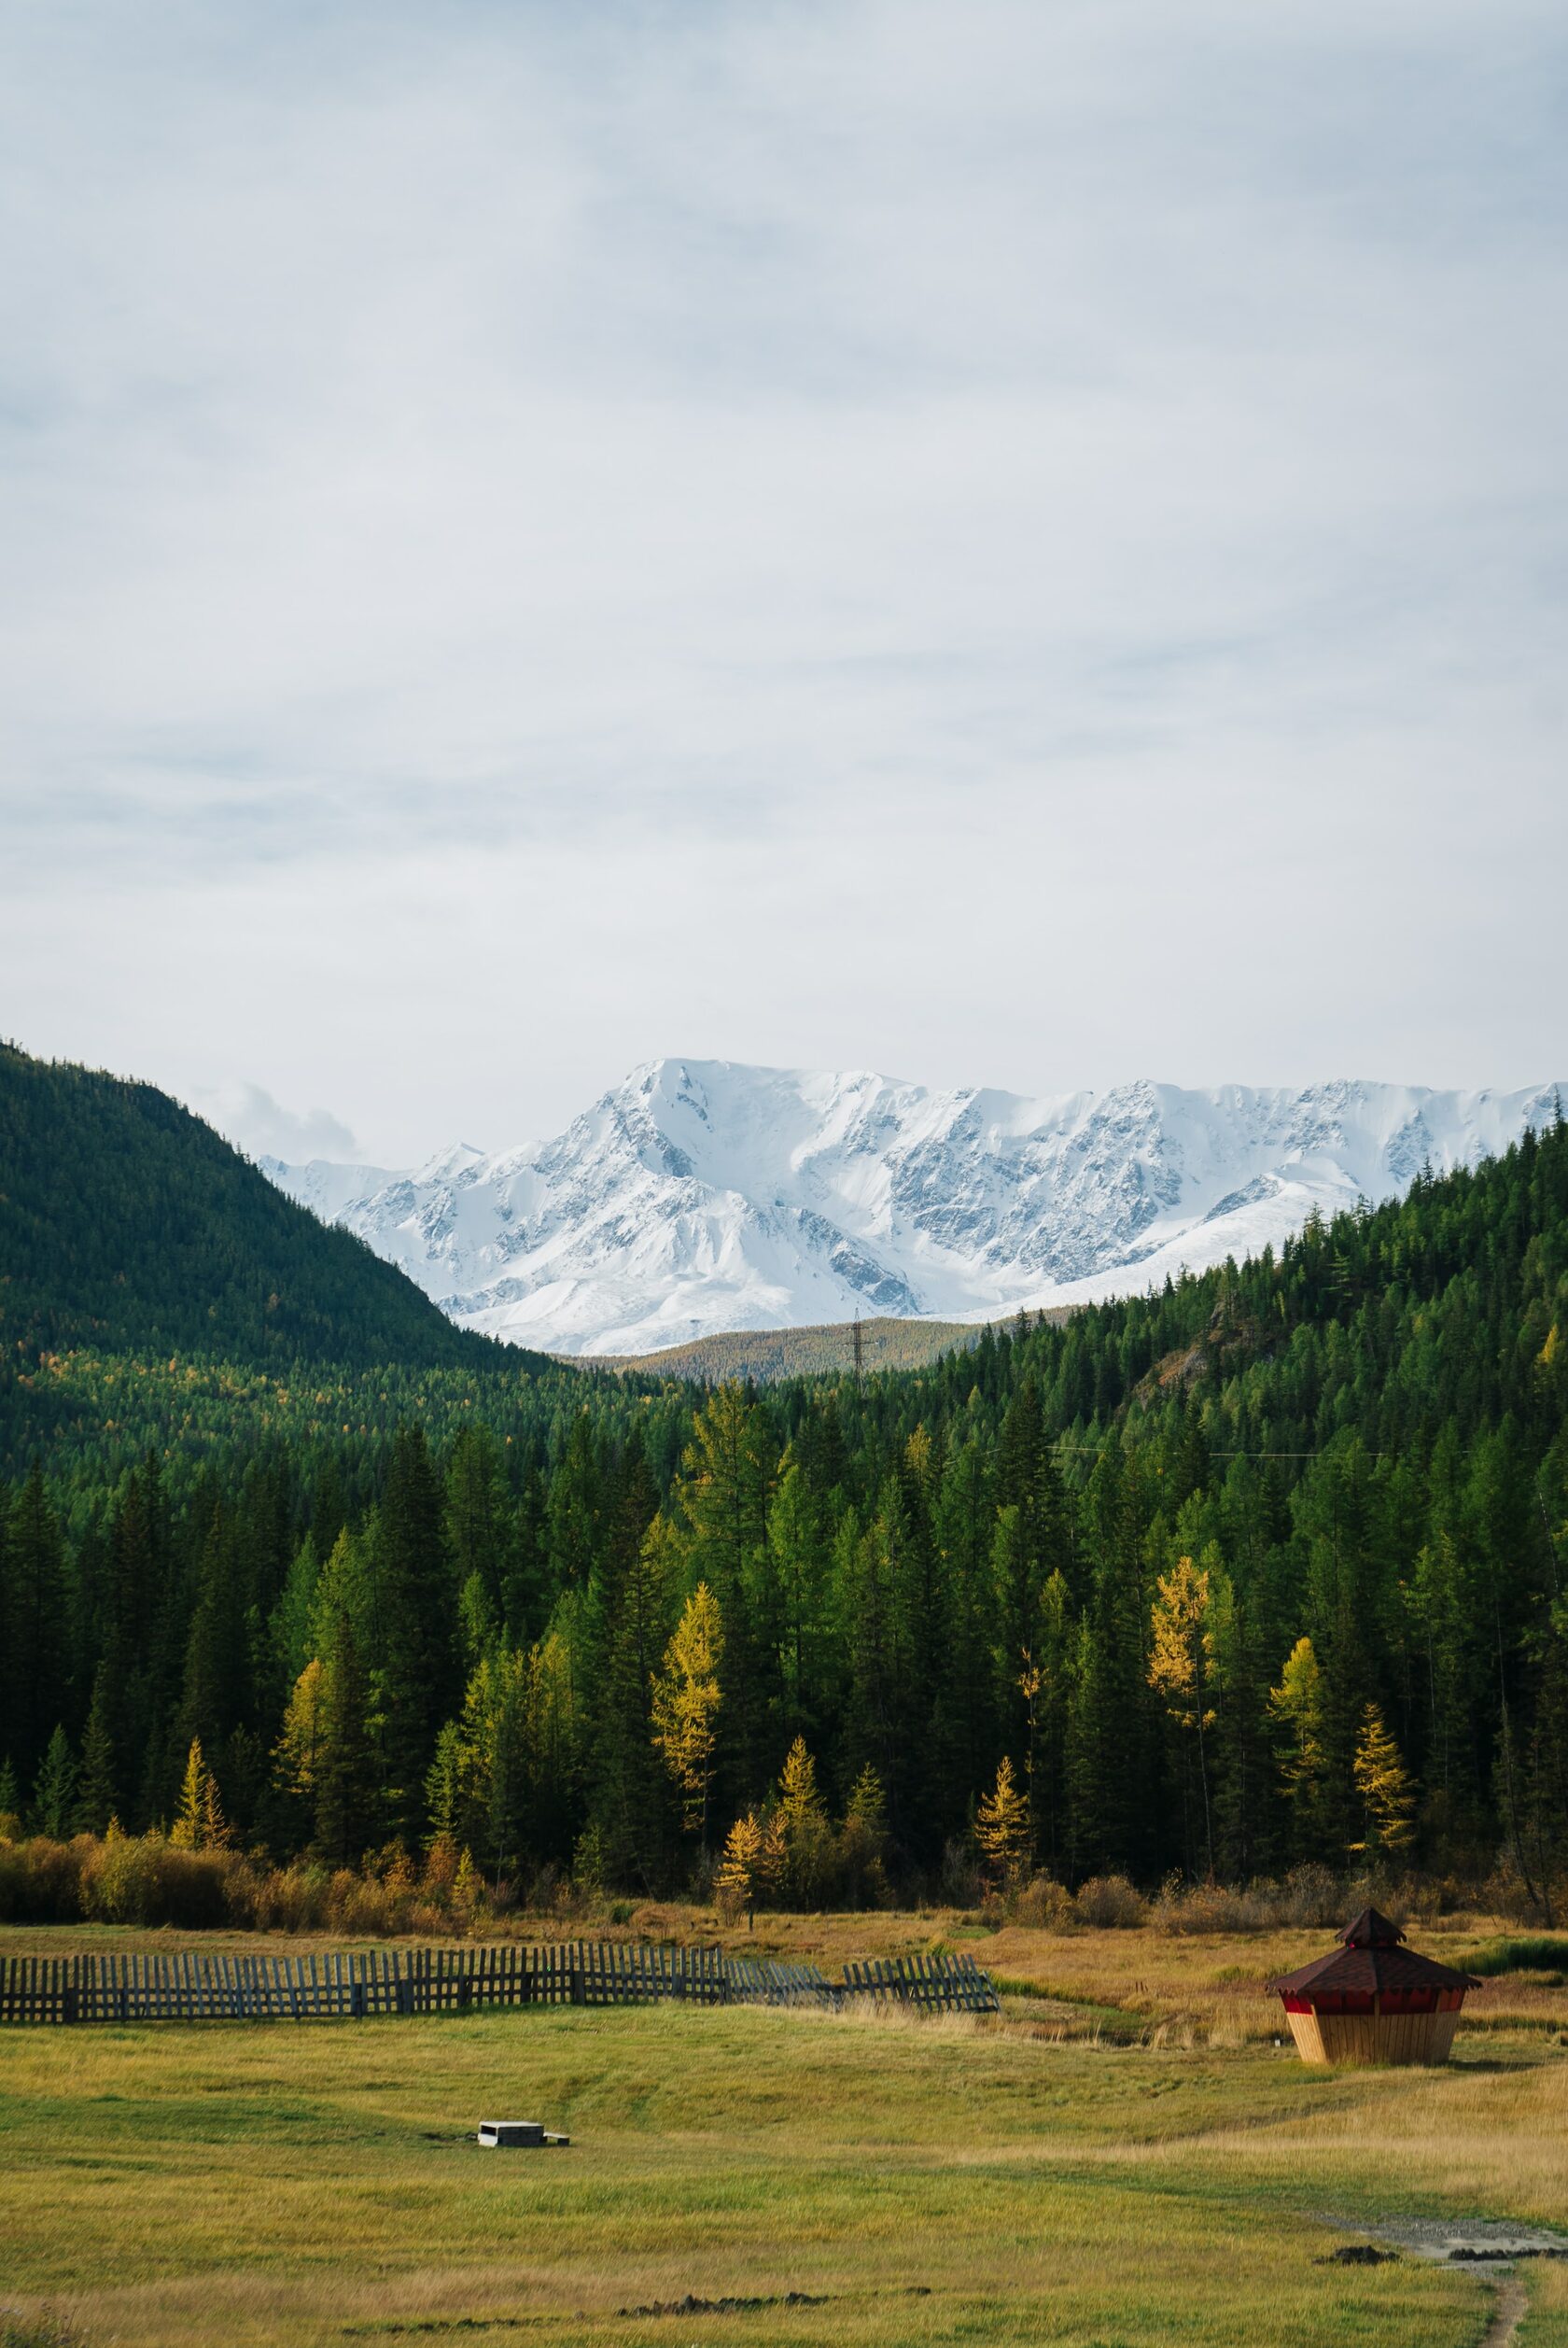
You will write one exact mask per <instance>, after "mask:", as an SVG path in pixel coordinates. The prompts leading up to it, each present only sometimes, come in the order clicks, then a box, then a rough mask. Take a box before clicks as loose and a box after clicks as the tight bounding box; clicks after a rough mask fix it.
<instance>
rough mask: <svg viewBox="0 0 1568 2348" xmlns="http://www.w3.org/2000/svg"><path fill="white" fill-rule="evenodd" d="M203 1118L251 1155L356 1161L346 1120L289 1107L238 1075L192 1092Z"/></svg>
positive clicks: (191, 1099)
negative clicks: (238, 1078)
mask: <svg viewBox="0 0 1568 2348" xmlns="http://www.w3.org/2000/svg"><path fill="white" fill-rule="evenodd" d="M188 1097H189V1103H190V1106H191V1107H192V1108H193V1109H194V1110H195V1111H196V1113H197V1115H198V1116H199V1117H204V1118H206V1120H207V1123H208V1124H209V1125H216V1126H217V1130H218V1132H220V1133H221V1134H222V1135H223V1136H224V1138H225V1139H226V1140H228V1141H231V1142H232V1143H233V1144H234V1145H235V1146H236V1147H237V1148H239V1149H243V1150H244V1151H245V1153H246V1155H247V1156H249V1157H251V1158H283V1159H286V1160H289V1161H290V1162H291V1163H298V1162H300V1161H302V1160H306V1159H311V1158H331V1159H337V1160H348V1161H350V1162H352V1161H353V1160H355V1159H356V1158H357V1156H358V1144H357V1142H356V1140H355V1138H354V1135H353V1134H352V1133H351V1132H350V1131H349V1129H348V1127H347V1126H346V1125H344V1124H343V1121H342V1120H341V1118H335V1117H333V1116H331V1115H330V1113H329V1111H328V1110H326V1109H306V1110H304V1111H303V1112H302V1113H301V1111H299V1110H297V1109H286V1108H285V1107H284V1105H283V1104H282V1103H281V1102H280V1101H274V1100H273V1096H272V1094H271V1093H270V1092H268V1091H266V1090H264V1088H263V1087H262V1086H260V1085H259V1084H242V1083H240V1082H239V1081H237V1080H236V1079H232V1078H231V1079H230V1080H229V1081H228V1082H227V1083H224V1084H220V1085H215V1086H213V1087H212V1088H210V1089H207V1090H203V1089H202V1088H200V1087H198V1088H197V1089H196V1090H193V1091H191V1092H190V1093H189V1096H188Z"/></svg>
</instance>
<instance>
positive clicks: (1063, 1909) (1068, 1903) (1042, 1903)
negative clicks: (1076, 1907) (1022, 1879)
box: [1003, 1875, 1073, 1932]
mask: <svg viewBox="0 0 1568 2348" xmlns="http://www.w3.org/2000/svg"><path fill="white" fill-rule="evenodd" d="M1003 1913H1004V1914H1005V1916H1006V1918H1007V1921H1008V1922H1009V1923H1010V1924H1027V1925H1029V1926H1031V1927H1033V1928H1034V1929H1036V1930H1038V1931H1045V1932H1057V1931H1059V1930H1060V1929H1061V1927H1062V1926H1063V1925H1064V1924H1067V1923H1069V1922H1071V1918H1072V1914H1073V1906H1072V1894H1071V1891H1069V1890H1068V1889H1067V1887H1066V1885H1065V1884H1061V1883H1057V1882H1056V1881H1055V1880H1054V1879H1053V1878H1052V1877H1050V1876H1046V1875H1039V1876H1035V1877H1032V1878H1031V1879H1030V1881H1029V1882H1028V1883H1025V1884H1021V1885H1020V1886H1019V1888H1018V1889H1017V1891H1014V1892H1013V1893H1012V1894H1011V1895H1010V1897H1009V1898H1008V1899H1007V1900H1006V1901H1005V1902H1004V1903H1003Z"/></svg>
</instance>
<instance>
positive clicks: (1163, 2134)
mask: <svg viewBox="0 0 1568 2348" xmlns="http://www.w3.org/2000/svg"><path fill="white" fill-rule="evenodd" d="M784 1920H785V1919H776V1922H777V1924H779V1925H782V1923H783V1922H784ZM867 1920H868V1919H818V1920H817V1921H816V1924H815V1927H813V1925H812V1923H811V1922H810V1921H809V1920H807V1919H801V1925H802V1934H803V1936H804V1934H805V1933H806V1932H807V1931H811V1930H813V1929H815V1931H816V1933H817V1935H818V1936H819V1938H824V1939H830V1940H831V1939H833V1938H835V1937H836V1936H837V1934H838V1933H839V1932H840V1930H841V1929H842V1930H844V1931H846V1932H847V1931H848V1928H849V1927H850V1926H857V1927H861V1928H862V1929H861V1932H860V1933H859V1936H858V1945H859V1947H860V1948H861V1950H862V1951H867V1939H866V1935H865V1933H864V1931H863V1927H864V1925H865V1924H866V1922H867ZM762 1936H763V1934H762V1930H761V1920H760V1927H759V1933H758V1935H757V1936H756V1937H757V1938H761V1937H762ZM778 1936H780V1937H785V1938H788V1935H785V1934H779V1935H778ZM6 1937H7V1941H8V1942H11V1943H13V1944H16V1943H20V1942H21V1941H22V1940H23V1939H25V1940H26V1942H27V1943H28V1944H29V1945H30V1946H34V1947H42V1946H44V1945H46V1944H48V1945H50V1946H52V1947H61V1946H63V1945H67V1944H75V1945H78V1946H79V1945H83V1944H84V1943H85V1941H86V1940H87V1938H88V1935H86V1934H81V1935H77V1934H70V1935H67V1934H65V1933H47V1934H45V1933H27V1934H25V1935H23V1934H21V1933H15V1934H7V1936H6ZM1281 1937H1283V1938H1288V1939H1289V1941H1290V1943H1291V1946H1292V1947H1293V1948H1294V1947H1295V1946H1296V1945H1297V1944H1298V1943H1300V1942H1301V1941H1302V1940H1303V1939H1309V1940H1314V1941H1321V1939H1322V1935H1321V1934H1319V1935H1299V1934H1295V1935H1289V1936H1281ZM91 1938H92V1939H93V1941H95V1942H97V1943H98V1944H99V1945H101V1944H102V1941H103V1938H104V1935H102V1934H96V1933H95V1934H93V1935H91ZM230 1945H233V1944H232V1942H230ZM272 1945H273V1946H274V1947H275V1946H276V1943H275V1942H274V1943H273V1944H272ZM1237 1947H1242V1948H1244V1949H1247V1950H1249V1951H1250V1952H1251V1954H1250V1957H1249V1960H1248V1962H1249V1965H1250V1966H1251V1967H1252V1968H1253V1970H1254V1971H1255V1970H1256V1969H1257V1968H1258V1966H1259V1965H1260V1964H1261V1965H1263V1966H1267V1967H1270V1968H1271V1967H1272V1966H1273V1964H1274V1963H1275V1962H1276V1961H1277V1960H1278V1957H1279V1956H1280V1955H1282V1954H1283V1953H1284V1951H1283V1949H1282V1948H1281V1950H1279V1951H1276V1949H1275V1948H1274V1947H1273V1946H1272V1945H1267V1946H1265V1945H1261V1944H1259V1943H1257V1942H1251V1943H1217V1944H1216V1943H1193V1942H1186V1943H1182V1942H1171V1941H1168V1940H1167V1941H1158V1942H1156V1940H1155V1935H1153V1934H1149V1933H1104V1934H1076V1935H1072V1936H1071V1937H1063V1936H1058V1935H1050V1934H1045V1933H1029V1934H1026V1933H1018V1934H1017V1935H1016V1936H1015V1941H1010V1940H1009V1937H1008V1936H1007V1935H1002V1936H1001V1937H999V1938H998V1939H996V1940H993V1941H992V1942H991V1943H990V1944H989V1945H988V1947H985V1948H979V1947H977V1949H976V1954H977V1955H978V1956H979V1957H980V1960H981V1961H982V1962H987V1961H990V1962H991V1963H992V1964H993V1965H994V1967H995V1969H996V1971H997V1972H998V1974H999V1975H1001V1976H1002V1977H1003V1978H1004V1979H1005V1980H1007V1981H1008V1982H1009V1983H1010V1985H1012V1986H1010V1987H1009V1989H1008V1994H1007V2011H1006V2013H1005V2014H1004V2016H1003V2018H1002V2019H1001V2022H1000V2023H998V2022H977V2021H973V2020H969V2019H959V2018H952V2019H947V2020H938V2021H930V2022H919V2021H916V2020H912V2019H909V2018H904V2017H902V2016H900V2015H896V2014H895V2015H887V2014H872V2015H855V2014H849V2015H846V2016H842V2017H831V2016H822V2015H818V2014H810V2015H807V2014H792V2013H777V2012H766V2011H758V2010H755V2009H734V2010H720V2011H712V2012H692V2011H687V2010H682V2009H679V2008H675V2007H668V2006H665V2007H657V2008H643V2009H631V2010H624V2009H622V2010H612V2011H608V2012H587V2013H584V2012H580V2011H579V2012H574V2011H572V2010H571V2009H569V2008H568V2009H553V2010H546V2011H534V2012H529V2013H526V2014H490V2015H474V2016H465V2017H451V2018H430V2019H414V2020H387V2021H385V2022H361V2023H357V2024H349V2025H337V2024H332V2023H321V2024H315V2025H308V2024H307V2025H302V2026H299V2027H295V2026H292V2025H288V2024H282V2023H273V2024H263V2025H249V2024H229V2023H215V2024H206V2025H199V2026H195V2027H188V2026H183V2025H166V2026H163V2027H158V2026H151V2027H146V2028H141V2029H132V2030H119V2029H111V2028H94V2029H82V2030H78V2031H73V2032H63V2031H58V2030H57V2031H43V2030H8V2031H7V2032H5V2034H4V2038H3V2041H0V2245H3V2247H0V2305H6V2306H14V2307H23V2308H26V2309H28V2310H30V2311H38V2310H41V2309H43V2308H45V2307H48V2308H50V2309H53V2310H56V2311H59V2312H61V2313H65V2314H66V2315H68V2316H69V2317H70V2318H71V2320H72V2321H73V2322H74V2323H75V2324H76V2325H77V2327H78V2328H79V2331H80V2333H81V2336H82V2338H83V2340H84V2341H86V2342H87V2343H89V2348H92V2344H93V2343H99V2342H102V2343H107V2342H110V2341H114V2342H116V2343H119V2344H120V2348H187V2343H194V2342H197V2341H201V2342H211V2341H223V2342H225V2343H244V2344H245V2348H250V2344H252V2343H261V2342H266V2343H273V2342H276V2343H280V2344H281V2348H303V2343H306V2342H310V2343H315V2342H319V2341H348V2340H356V2339H362V2340H384V2341H395V2340H400V2339H407V2340H410V2341H414V2340H419V2341H425V2340H432V2341H440V2340H441V2339H442V2338H444V2337H447V2336H450V2337H452V2338H453V2339H455V2340H456V2339H461V2340H463V2341H469V2340H494V2341H498V2342H499V2341H520V2340H539V2341H571V2342H574V2343H575V2342H583V2343H608V2342H611V2341H614V2342H617V2343H623V2348H652V2343H660V2342H663V2343H670V2344H671V2348H677V2344H679V2348H685V2343H687V2342H688V2341H700V2342H702V2343H705V2348H726V2344H727V2343H739V2342H758V2343H760V2342H763V2341H766V2342H770V2343H771V2342H787V2341H792V2340H799V2341H814V2342H815V2341H832V2342H834V2343H838V2342H843V2343H845V2344H846V2348H862V2344H863V2348H873V2343H880V2344H881V2348H889V2343H895V2342H904V2341H910V2342H938V2341H995V2342H1023V2341H1061V2342H1065V2343H1071V2348H1155V2343H1156V2342H1158V2343H1160V2344H1161V2348H1166V2343H1169V2342H1172V2341H1181V2342H1189V2343H1192V2348H1208V2344H1209V2343H1215V2344H1216V2348H1218V2344H1219V2343H1225V2348H1230V2343H1235V2344H1236V2348H1240V2344H1241V2343H1243V2342H1245V2343H1247V2348H1275V2343H1278V2348H1311V2344H1312V2343H1316V2342H1320V2341H1322V2342H1329V2341H1332V2342H1334V2343H1335V2344H1336V2348H1342V2344H1353V2343H1359V2342H1365V2343H1367V2348H1374V2343H1375V2348H1474V2343H1476V2342H1477V2341H1479V2340H1480V2338H1481V2336H1482V2333H1483V2331H1484V2330H1485V2329H1486V2327H1487V2325H1488V2322H1489V2321H1490V2318H1491V2313H1492V2309H1493V2306H1494V2304H1495V2285H1494V2282H1493V2281H1491V2280H1489V2278H1488V2277H1487V2275H1486V2274H1485V2272H1484V2271H1482V2272H1481V2273H1479V2274H1477V2273H1473V2272H1463V2271H1455V2270H1449V2269H1446V2268H1443V2267H1440V2266H1436V2265H1434V2264H1431V2263H1429V2262H1427V2261H1426V2260H1424V2259H1422V2258H1421V2257H1417V2256H1414V2255H1412V2254H1410V2253H1408V2252H1407V2253H1406V2254H1405V2255H1402V2256H1401V2257H1399V2258H1398V2259H1397V2260H1396V2261H1395V2262H1393V2263H1391V2264H1388V2265H1380V2266H1377V2267H1373V2268H1357V2267H1344V2266H1339V2265H1336V2264H1320V2263H1318V2262H1319V2261H1320V2260H1323V2259H1324V2258H1326V2257H1328V2256H1329V2254H1330V2253H1332V2251H1333V2250H1334V2249H1335V2248H1337V2247H1338V2246H1340V2245H1342V2244H1344V2243H1348V2242H1355V2241H1358V2240H1365V2239H1366V2232H1365V2229H1367V2228H1372V2227H1375V2226H1377V2225H1379V2223H1382V2222H1385V2221H1387V2220H1389V2219H1391V2218H1394V2217H1420V2216H1428V2217H1442V2216H1453V2217H1491V2218H1509V2219H1514V2220H1519V2221H1534V2222H1537V2223H1540V2222H1551V2221H1553V2220H1556V2221H1558V2222H1559V2223H1561V2219H1562V2217H1563V2214H1564V2200H1565V2195H1564V2179H1565V2178H1568V2046H1565V2045H1564V2043H1563V2037H1564V2033H1565V2032H1568V1991H1564V1990H1562V1989H1551V1988H1549V1987H1541V1988H1538V1989H1514V1990H1513V1991H1511V1992H1510V1993H1509V1995H1510V1996H1511V1997H1512V1998H1513V1999H1514V2000H1515V2001H1516V2003H1515V2004H1513V2005H1510V2004H1506V2003H1505V2002H1504V2003H1500V2004H1498V2005H1497V2006H1496V2007H1495V2008H1494V2009H1493V2010H1492V2011H1491V2013H1490V2014H1489V2013H1488V2012H1487V2011H1486V2010H1485V2008H1486V2001H1487V1999H1488V1997H1490V1996H1491V1994H1492V1993H1491V1992H1490V1991H1489V1992H1484V1993H1483V1994H1482V1999H1481V2001H1480V2004H1478V2006H1477V2015H1476V2019H1477V2024H1478V2025H1479V2027H1477V2028H1475V2029H1466V2030H1465V2031H1464V2032H1463V2034H1462V2036H1461V2038H1460V2040H1459V2042H1458V2046H1457V2050H1456V2054H1457V2059H1456V2060H1455V2061H1454V2063H1453V2064H1452V2065H1451V2066H1450V2067H1449V2069H1447V2070H1446V2071H1442V2072H1437V2073H1427V2074H1413V2073H1362V2074H1337V2075H1336V2074H1323V2073H1311V2072H1309V2071H1307V2070H1305V2069H1303V2068H1302V2067H1301V2066H1300V2065H1299V2064H1298V2063H1297V2062H1296V2060H1295V2057H1294V2055H1293V2054H1292V2053H1291V2052H1290V2051H1289V2049H1288V2048H1283V2049H1282V2048H1278V2047H1276V2046H1274V2045H1273V2043H1272V2028H1270V2029H1269V2030H1268V2031H1262V2030H1260V2031H1258V2032H1252V2031H1251V2030H1249V2029H1244V2028H1242V2027H1240V2026H1239V2020H1238V2015H1239V2014H1240V2013H1241V2012H1242V2011H1243V2009H1245V2010H1246V2011H1247V2012H1248V2013H1251V2011H1252V2009H1253V2008H1254V2007H1255V2009H1256V2013H1257V2015H1258V2016H1259V2017H1260V2018H1262V2019H1263V2020H1265V2021H1267V2023H1269V2024H1270V2025H1271V2026H1272V2024H1273V2019H1274V2017H1273V2013H1272V2012H1271V2011H1270V2009H1269V2007H1268V2005H1267V2004H1265V2003H1264V2002H1262V2001H1261V2000H1259V1999H1258V1997H1257V1993H1256V1990H1255V1989H1253V1986H1252V1981H1251V1978H1250V1977H1249V1980H1248V1981H1247V1983H1246V1985H1245V1986H1243V1985H1242V1984H1240V1983H1239V1982H1238V1981H1237V1980H1236V1978H1235V1965H1236V1958H1235V1953H1234V1952H1235V1950H1236V1948H1237ZM1137 1968H1141V1969H1137ZM1216 1976H1225V1977H1216ZM1178 1993H1179V1994H1178ZM1521 1998H1528V1999H1530V2000H1533V2001H1534V2003H1533V2005H1531V2006H1530V2007H1528V2008H1526V2007H1524V2006H1520V2005H1519V2004H1518V2003H1517V2001H1518V2000H1519V1999H1521ZM1233 2008H1234V2009H1235V2011H1233V2010H1232V2009H1233ZM1188 2041H1190V2042H1192V2043H1184V2042H1188ZM495 2116H500V2117H511V2116H520V2117H535V2118H539V2119H542V2120H543V2121H544V2122H545V2124H546V2125H547V2126H551V2127H554V2128H558V2129H562V2130H567V2131H569V2133H570V2135H571V2138H572V2143H571V2145H570V2147H569V2148H568V2149H566V2150H562V2151H552V2152H546V2153H511V2154H505V2153H502V2154H492V2153H486V2152H482V2151H480V2150H479V2149H478V2147H477V2146H476V2145H475V2144H474V2143H473V2141H472V2133H473V2130H474V2129H475V2127H476V2126H477V2124H478V2122H479V2120H480V2119H481V2118H488V2117H495ZM1344 2228H1349V2229H1350V2230H1349V2231H1346V2230H1343V2229H1344ZM1519 2276H1520V2278H1521V2279H1522V2281H1523V2283H1524V2285H1525V2287H1526V2290H1527V2293H1528V2297H1529V2307H1528V2312H1527V2313H1526V2316H1525V2320H1524V2326H1523V2329H1522V2331H1521V2332H1520V2334H1519V2348H1568V2265H1559V2264H1555V2263H1547V2262H1545V2261H1543V2262H1541V2263H1539V2264H1537V2265H1533V2266H1532V2267H1529V2268H1521V2269H1520V2270H1519ZM791 2293H793V2294H800V2295H804V2297H803V2298H801V2299H797V2300H796V2301H795V2303H794V2304H791V2303H790V2299H789V2295H790V2294H791ZM688 2295H694V2296H695V2297H696V2298H697V2299H704V2300H707V2301H709V2302H716V2301H721V2300H725V2299H729V2300H735V2301H754V2302H759V2304H755V2305H751V2306H735V2307H731V2308H729V2309H727V2310H723V2309H721V2310H717V2311H714V2310H710V2311H709V2312H702V2311H699V2310H689V2309H685V2308H681V2309H680V2312H679V2313H673V2312H671V2313H663V2314H660V2313H639V2312H637V2311H645V2310H649V2309H652V2308H658V2307H663V2308H665V2309H674V2308H676V2307H679V2303H681V2302H683V2301H685V2300H686V2299H687V2298H688ZM628 2311H630V2312H628Z"/></svg>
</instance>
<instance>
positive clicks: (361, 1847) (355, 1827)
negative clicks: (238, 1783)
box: [313, 1615, 379, 1867]
mask: <svg viewBox="0 0 1568 2348" xmlns="http://www.w3.org/2000/svg"><path fill="white" fill-rule="evenodd" d="M323 1670H324V1680H325V1684H324V1686H323V1689H322V1695H321V1707H320V1734H319V1736H318V1739H317V1742H316V1747H315V1765H314V1770H313V1775H314V1779H315V1836H316V1842H317V1844H318V1846H319V1848H320V1850H321V1853H322V1856H323V1857H324V1858H325V1859H327V1860H328V1861H329V1862H330V1863H331V1864H332V1865H333V1866H336V1867H351V1866H355V1865H357V1863H358V1861H359V1859H360V1858H361V1856H362V1855H363V1853H364V1851H365V1849H367V1847H368V1846H369V1845H370V1844H371V1842H373V1841H374V1839H375V1834H376V1826H377V1823H378V1821H377V1810H378V1807H379V1804H378V1801H377V1790H376V1766H375V1753H374V1749H373V1747H372V1744H371V1709H370V1682H369V1679H368V1676H367V1674H366V1671H365V1667H364V1664H363V1661H362V1660H361V1656H360V1650H359V1641H358V1638H357V1633H356V1631H355V1628H354V1624H353V1623H352V1622H351V1621H350V1620H349V1618H348V1617H347V1615H341V1616H340V1617H339V1619H338V1622H337V1624H335V1626H334V1635H333V1638H332V1643H331V1652H330V1654H329V1657H328V1659H327V1660H326V1661H325V1663H324V1666H323Z"/></svg>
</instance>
